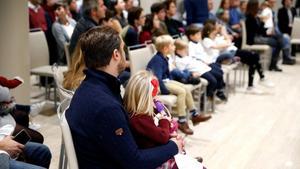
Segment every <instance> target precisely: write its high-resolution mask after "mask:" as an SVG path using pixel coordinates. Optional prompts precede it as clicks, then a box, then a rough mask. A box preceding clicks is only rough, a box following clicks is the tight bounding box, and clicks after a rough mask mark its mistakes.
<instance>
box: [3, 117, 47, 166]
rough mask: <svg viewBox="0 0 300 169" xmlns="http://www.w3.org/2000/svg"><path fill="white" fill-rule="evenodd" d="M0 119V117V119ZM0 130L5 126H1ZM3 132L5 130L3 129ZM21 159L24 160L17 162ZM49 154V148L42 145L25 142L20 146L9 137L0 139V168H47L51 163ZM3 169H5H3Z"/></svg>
mask: <svg viewBox="0 0 300 169" xmlns="http://www.w3.org/2000/svg"><path fill="white" fill-rule="evenodd" d="M0 119H1V117H0ZM1 125H2V123H0V130H2V129H4V127H6V126H7V125H6V126H4V127H3V126H1ZM4 130H7V128H5V129H4ZM21 154H22V158H24V159H26V161H25V160H23V161H22V160H19V159H21V157H20V156H21ZM51 156H52V155H51V152H50V150H49V148H48V147H47V146H45V145H43V144H39V143H33V142H27V143H26V144H25V145H22V144H20V143H18V142H16V141H14V140H13V138H12V137H11V136H5V137H4V138H1V139H0V160H1V159H2V160H1V161H0V167H1V169H2V167H8V168H10V169H23V168H30V169H45V168H49V166H50V162H51ZM14 158H17V160H14ZM3 169H5V168H3Z"/></svg>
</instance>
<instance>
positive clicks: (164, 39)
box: [155, 35, 174, 52]
mask: <svg viewBox="0 0 300 169" xmlns="http://www.w3.org/2000/svg"><path fill="white" fill-rule="evenodd" d="M172 43H174V39H173V38H172V37H171V36H170V35H161V36H159V37H157V38H156V39H155V48H156V50H157V51H159V52H162V51H163V49H164V47H166V46H168V45H170V44H172Z"/></svg>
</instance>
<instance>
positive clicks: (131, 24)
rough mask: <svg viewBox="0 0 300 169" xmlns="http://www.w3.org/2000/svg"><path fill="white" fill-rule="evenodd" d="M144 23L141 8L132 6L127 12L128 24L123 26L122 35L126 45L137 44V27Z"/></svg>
mask: <svg viewBox="0 0 300 169" xmlns="http://www.w3.org/2000/svg"><path fill="white" fill-rule="evenodd" d="M144 24H145V14H144V11H143V9H142V8H140V7H133V8H131V9H130V11H129V12H128V25H127V26H126V27H125V28H123V32H122V37H123V39H124V42H125V44H126V46H128V47H129V46H134V45H138V44H139V27H140V26H144Z"/></svg>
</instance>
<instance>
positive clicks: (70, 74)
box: [63, 41, 86, 91]
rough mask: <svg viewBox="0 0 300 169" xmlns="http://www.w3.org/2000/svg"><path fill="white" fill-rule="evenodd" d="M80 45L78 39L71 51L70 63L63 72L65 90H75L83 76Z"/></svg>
mask: <svg viewBox="0 0 300 169" xmlns="http://www.w3.org/2000/svg"><path fill="white" fill-rule="evenodd" d="M80 47H81V46H80V41H79V42H78V43H77V46H76V48H75V51H74V53H73V57H72V60H71V65H70V67H69V69H68V71H67V72H66V73H65V74H64V81H63V87H64V88H65V89H67V90H71V91H75V90H76V89H77V88H78V87H79V85H80V84H81V82H82V81H83V80H84V78H85V74H84V72H83V71H84V69H85V68H86V66H85V64H84V58H83V56H82V51H81V48H80Z"/></svg>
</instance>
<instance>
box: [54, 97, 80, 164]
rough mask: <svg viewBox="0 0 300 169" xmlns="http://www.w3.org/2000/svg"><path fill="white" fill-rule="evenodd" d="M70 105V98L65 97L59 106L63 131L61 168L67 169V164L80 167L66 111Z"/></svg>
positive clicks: (59, 116) (58, 112) (58, 110)
mask: <svg viewBox="0 0 300 169" xmlns="http://www.w3.org/2000/svg"><path fill="white" fill-rule="evenodd" d="M69 105H70V99H65V100H63V101H62V102H61V104H60V105H59V106H58V108H57V115H58V118H59V123H60V127H61V131H62V145H61V154H60V161H59V169H62V168H64V169H66V168H67V164H68V166H69V168H70V169H78V168H79V167H78V161H77V157H76V152H75V148H74V143H73V139H72V134H71V131H70V127H69V124H68V121H67V120H66V117H65V111H66V110H67V109H68V107H69Z"/></svg>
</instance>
